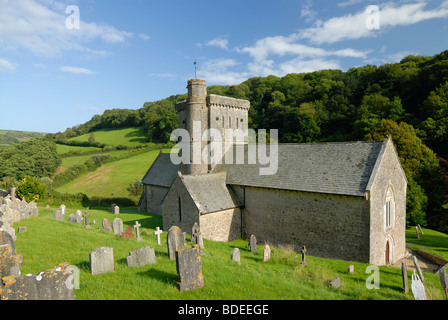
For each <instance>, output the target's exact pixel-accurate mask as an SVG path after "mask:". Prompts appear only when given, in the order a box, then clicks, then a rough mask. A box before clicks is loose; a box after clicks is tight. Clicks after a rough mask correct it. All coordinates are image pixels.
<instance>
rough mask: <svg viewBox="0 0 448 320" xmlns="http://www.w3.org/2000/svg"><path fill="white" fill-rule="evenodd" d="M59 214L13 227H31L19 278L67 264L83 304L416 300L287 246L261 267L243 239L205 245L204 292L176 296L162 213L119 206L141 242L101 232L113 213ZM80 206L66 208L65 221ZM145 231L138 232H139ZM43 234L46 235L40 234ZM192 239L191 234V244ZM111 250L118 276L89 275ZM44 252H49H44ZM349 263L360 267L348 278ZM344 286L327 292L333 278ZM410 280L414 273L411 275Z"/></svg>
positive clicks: (430, 290)
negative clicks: (74, 217) (101, 250)
mask: <svg viewBox="0 0 448 320" xmlns="http://www.w3.org/2000/svg"><path fill="white" fill-rule="evenodd" d="M55 210H56V209H49V210H46V209H42V208H40V209H39V216H38V217H31V218H30V219H29V220H22V221H21V222H20V223H17V224H15V225H14V227H15V228H17V227H18V226H27V232H26V233H23V234H18V237H17V240H16V250H17V253H19V254H23V265H22V266H21V268H20V269H21V272H22V274H37V273H39V272H40V271H43V270H46V269H50V268H53V267H54V266H56V265H58V264H59V263H62V262H69V263H71V264H72V265H74V266H77V267H78V268H79V270H80V277H79V285H80V287H79V289H76V290H75V291H74V292H75V295H76V298H77V299H78V300H184V299H185V300H198V299H199V300H258V299H262V300H372V299H374V300H413V296H412V293H411V292H409V293H408V294H404V293H403V292H402V278H401V270H400V269H398V268H391V267H380V268H379V272H380V273H379V275H380V288H379V289H371V290H369V289H367V287H366V280H368V277H369V276H370V274H369V273H366V268H367V267H368V264H364V263H358V262H349V261H340V260H330V259H322V258H315V257H310V256H309V257H307V266H306V267H303V266H301V265H300V261H301V257H300V254H298V253H297V252H294V251H292V250H290V249H289V250H288V249H285V248H282V249H280V248H274V247H272V258H271V260H270V261H267V262H263V261H262V258H263V245H262V244H260V245H259V246H258V252H257V253H252V252H250V251H249V249H248V247H247V242H246V241H245V240H236V241H233V242H230V243H223V242H213V241H207V240H204V245H205V253H204V254H203V255H202V272H203V275H204V282H205V287H204V288H203V289H200V290H195V291H190V292H179V291H178V290H177V287H176V282H177V281H178V278H177V272H176V263H175V261H172V260H169V258H168V251H167V246H166V233H163V235H162V245H161V246H158V245H157V242H156V237H155V236H154V235H153V231H154V229H155V228H156V227H157V226H159V227H161V226H162V219H161V217H160V216H157V215H152V214H146V213H145V214H142V213H138V212H136V211H132V210H126V209H123V208H122V209H121V213H120V215H119V217H120V218H121V219H122V220H123V222H124V224H125V228H126V226H127V225H133V224H134V223H135V221H136V220H137V221H139V222H140V223H141V224H142V229H147V231H148V232H149V233H148V234H146V233H143V241H141V242H139V241H136V240H133V239H126V240H124V239H121V238H120V237H119V236H116V235H114V234H113V233H110V232H105V231H103V230H101V221H102V219H103V218H106V217H107V218H108V219H109V220H110V221H112V220H113V219H114V218H115V217H116V216H115V215H113V214H112V213H110V212H108V211H103V210H90V211H89V212H90V214H91V216H90V219H89V221H92V220H93V219H95V220H96V221H97V224H96V225H95V226H91V228H90V229H86V228H84V227H82V225H80V224H77V225H72V224H70V223H68V222H59V221H56V220H55V219H54V212H55ZM75 210H76V209H67V214H66V216H65V220H66V221H67V217H68V215H69V214H71V213H74V212H75ZM142 229H141V230H142ZM43 230H45V232H43ZM189 239H190V236H189V235H187V244H191V243H190V242H189ZM101 246H108V247H112V248H113V249H114V262H115V265H114V267H115V272H113V273H108V274H104V275H96V276H93V275H91V274H90V263H89V253H90V252H91V251H93V250H94V249H95V248H98V247H101ZM145 246H151V248H155V253H156V259H157V263H156V264H155V265H148V266H143V267H138V268H129V267H127V265H126V257H127V256H128V255H129V252H130V251H133V250H136V249H138V248H142V247H145ZM43 248H45V249H43ZM233 248H239V249H240V252H241V265H238V264H237V263H235V262H233V261H231V259H230V253H231V251H232V249H233ZM350 264H353V265H354V267H355V272H354V274H349V273H348V272H347V268H348V266H349V265H350ZM338 276H339V277H340V279H341V287H340V288H338V289H336V288H330V287H329V286H328V283H329V282H330V281H331V280H333V279H334V278H336V277H338ZM408 276H409V279H410V277H411V272H410V271H409V272H408ZM425 278H426V279H427V280H426V282H425V287H426V294H427V297H428V298H429V299H442V298H443V295H442V290H441V287H440V282H439V277H438V275H434V274H428V273H425Z"/></svg>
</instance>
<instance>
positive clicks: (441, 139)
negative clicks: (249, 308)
mask: <svg viewBox="0 0 448 320" xmlns="http://www.w3.org/2000/svg"><path fill="white" fill-rule="evenodd" d="M208 92H209V93H213V94H219V95H225V96H230V97H235V98H240V99H247V100H249V101H250V102H251V109H250V112H249V118H250V119H249V121H250V123H249V127H250V128H253V129H267V130H269V129H279V140H280V142H281V143H306V142H316V141H319V142H324V141H353V140H382V139H384V138H385V137H386V136H387V135H391V136H392V138H393V141H394V143H395V146H396V148H397V151H398V154H399V157H400V160H401V162H402V164H403V167H404V169H405V172H406V175H407V178H408V182H409V188H408V195H409V196H408V203H407V210H408V216H407V220H408V221H407V222H408V224H409V225H416V224H422V225H428V226H429V227H431V228H434V229H437V230H440V231H444V232H448V208H447V204H446V203H447V201H448V198H447V195H448V182H447V181H448V174H447V172H448V165H447V161H446V159H448V51H445V52H442V53H441V54H438V55H435V56H433V57H422V56H408V57H406V58H404V59H403V60H402V61H401V62H400V63H394V64H386V65H382V66H373V65H367V66H364V67H358V68H352V69H350V70H348V71H346V72H343V71H340V70H322V71H316V72H312V73H301V74H289V75H286V76H284V77H282V78H280V77H276V76H268V77H255V78H251V79H248V80H247V81H245V82H243V83H241V84H239V85H234V86H211V87H209V88H208ZM184 99H186V94H181V95H173V96H171V97H168V98H166V99H163V100H160V101H156V102H146V103H145V104H144V105H143V107H142V108H140V109H137V110H130V109H112V110H107V111H105V112H104V113H103V114H102V115H95V116H94V117H93V118H92V119H91V120H90V121H88V122H86V123H84V124H80V125H78V126H75V127H73V128H69V129H67V130H66V131H65V132H63V133H62V132H59V133H56V134H49V135H47V137H46V138H47V139H48V140H53V141H56V142H59V143H64V142H65V143H67V141H68V140H67V139H70V138H73V137H76V136H79V135H82V134H86V133H89V132H93V131H95V130H98V129H104V128H123V127H132V126H142V127H144V128H145V133H146V135H147V138H148V141H149V142H156V143H163V142H167V141H168V140H169V137H170V134H171V132H172V131H173V130H174V129H176V128H177V125H178V117H177V112H176V109H175V105H176V103H177V102H178V101H180V100H184ZM6 150H8V149H5V150H1V149H0V157H1V158H3V159H7V160H8V161H9V163H11V161H13V160H11V159H10V158H8V156H9V155H10V152H9V153H8V151H6ZM19 158H20V157H19ZM22 161H23V159H22ZM5 163H6V162H4V164H3V165H0V178H1V177H5V176H7V175H13V174H14V173H13V172H11V170H10V171H9V172H8V171H7V170H8V169H7V168H6V164H5ZM16 167H17V166H16ZM51 168H54V166H51ZM50 171H51V170H50ZM50 171H48V172H50ZM46 173H47V171H42V172H39V174H41V175H40V176H42V174H46ZM18 174H19V173H18V172H17V173H16V177H17V175H18Z"/></svg>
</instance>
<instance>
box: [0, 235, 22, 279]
mask: <svg viewBox="0 0 448 320" xmlns="http://www.w3.org/2000/svg"><path fill="white" fill-rule="evenodd" d="M3 245H9V246H10V247H11V250H10V255H11V256H15V255H16V254H17V252H16V245H15V244H14V238H13V236H12V235H11V234H10V233H9V232H7V231H4V230H0V246H3ZM10 273H11V275H13V276H19V275H20V266H18V265H17V266H15V267H12V268H11V270H10Z"/></svg>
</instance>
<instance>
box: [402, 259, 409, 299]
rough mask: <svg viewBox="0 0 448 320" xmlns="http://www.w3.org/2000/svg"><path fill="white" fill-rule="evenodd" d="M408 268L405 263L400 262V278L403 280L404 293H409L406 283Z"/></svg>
mask: <svg viewBox="0 0 448 320" xmlns="http://www.w3.org/2000/svg"><path fill="white" fill-rule="evenodd" d="M407 270H408V268H407V265H406V261H404V260H402V261H401V276H402V278H403V291H404V293H408V292H409V282H408V271H407Z"/></svg>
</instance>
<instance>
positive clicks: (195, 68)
mask: <svg viewBox="0 0 448 320" xmlns="http://www.w3.org/2000/svg"><path fill="white" fill-rule="evenodd" d="M197 64H198V63H197V61H196V60H194V79H195V80H197V79H198V68H197Z"/></svg>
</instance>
